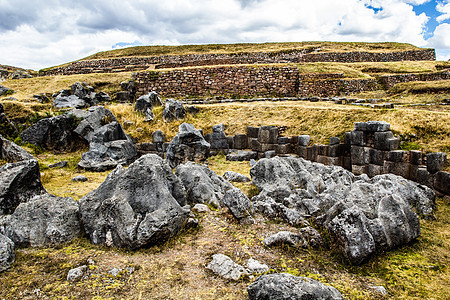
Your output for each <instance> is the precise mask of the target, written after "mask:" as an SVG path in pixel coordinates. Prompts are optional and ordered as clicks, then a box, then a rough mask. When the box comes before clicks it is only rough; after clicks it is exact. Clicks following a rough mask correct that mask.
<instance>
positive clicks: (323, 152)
mask: <svg viewBox="0 0 450 300" xmlns="http://www.w3.org/2000/svg"><path fill="white" fill-rule="evenodd" d="M318 146H319V150H318V152H317V155H322V156H327V153H328V146H327V145H318Z"/></svg>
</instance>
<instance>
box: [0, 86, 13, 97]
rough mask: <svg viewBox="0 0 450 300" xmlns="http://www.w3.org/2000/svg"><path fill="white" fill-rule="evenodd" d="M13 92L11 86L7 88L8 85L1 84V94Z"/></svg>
mask: <svg viewBox="0 0 450 300" xmlns="http://www.w3.org/2000/svg"><path fill="white" fill-rule="evenodd" d="M10 91H11V92H12V90H11V89H10V88H7V87H6V86H3V85H0V96H3V95H5V94H6V93H8V92H10Z"/></svg>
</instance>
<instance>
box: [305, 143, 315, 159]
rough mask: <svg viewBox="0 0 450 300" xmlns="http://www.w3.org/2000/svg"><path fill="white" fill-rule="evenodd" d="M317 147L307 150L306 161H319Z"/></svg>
mask: <svg viewBox="0 0 450 300" xmlns="http://www.w3.org/2000/svg"><path fill="white" fill-rule="evenodd" d="M317 150H318V147H317V145H313V146H311V147H307V148H306V159H307V160H310V161H317Z"/></svg>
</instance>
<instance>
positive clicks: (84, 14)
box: [0, 0, 450, 70]
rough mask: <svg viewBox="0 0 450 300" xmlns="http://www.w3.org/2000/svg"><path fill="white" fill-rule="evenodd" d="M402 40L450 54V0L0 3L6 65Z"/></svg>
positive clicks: (1, 60)
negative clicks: (149, 50)
mask: <svg viewBox="0 0 450 300" xmlns="http://www.w3.org/2000/svg"><path fill="white" fill-rule="evenodd" d="M282 41H290V42H299V41H367V42H377V41H394V42H406V43H411V44H414V45H416V46H421V47H432V48H435V49H436V52H437V56H438V60H448V59H450V0H339V1H337V0H313V1H311V0H165V1H164V0H77V1H72V0H67V1H64V0H0V64H4V65H13V66H18V67H23V68H30V69H35V70H38V69H40V68H45V67H50V66H54V65H58V64H62V63H65V62H69V61H73V60H76V59H80V58H83V57H86V56H88V55H91V54H94V53H96V52H99V51H104V50H110V49H115V48H119V47H128V46H132V45H180V44H209V43H236V42H282Z"/></svg>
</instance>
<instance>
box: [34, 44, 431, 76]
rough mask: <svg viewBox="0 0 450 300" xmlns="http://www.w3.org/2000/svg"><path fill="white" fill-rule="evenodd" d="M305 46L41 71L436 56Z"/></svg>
mask: <svg viewBox="0 0 450 300" xmlns="http://www.w3.org/2000/svg"><path fill="white" fill-rule="evenodd" d="M315 50H317V49H302V50H296V49H294V50H291V51H279V52H251V53H231V54H188V55H161V56H149V57H121V58H110V59H96V60H80V61H76V62H72V63H70V64H68V65H66V66H61V67H56V68H53V69H50V70H43V71H41V72H40V75H41V76H48V75H72V74H87V73H111V72H123V71H137V70H145V69H148V68H156V69H160V68H178V67H192V66H207V65H223V64H227V65H228V64H280V63H300V62H347V63H351V62H385V61H421V60H435V59H436V55H435V51H434V49H420V50H411V51H396V52H382V53H376V52H361V51H358V52H338V53H334V52H331V53H328V52H317V53H311V52H312V51H315Z"/></svg>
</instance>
